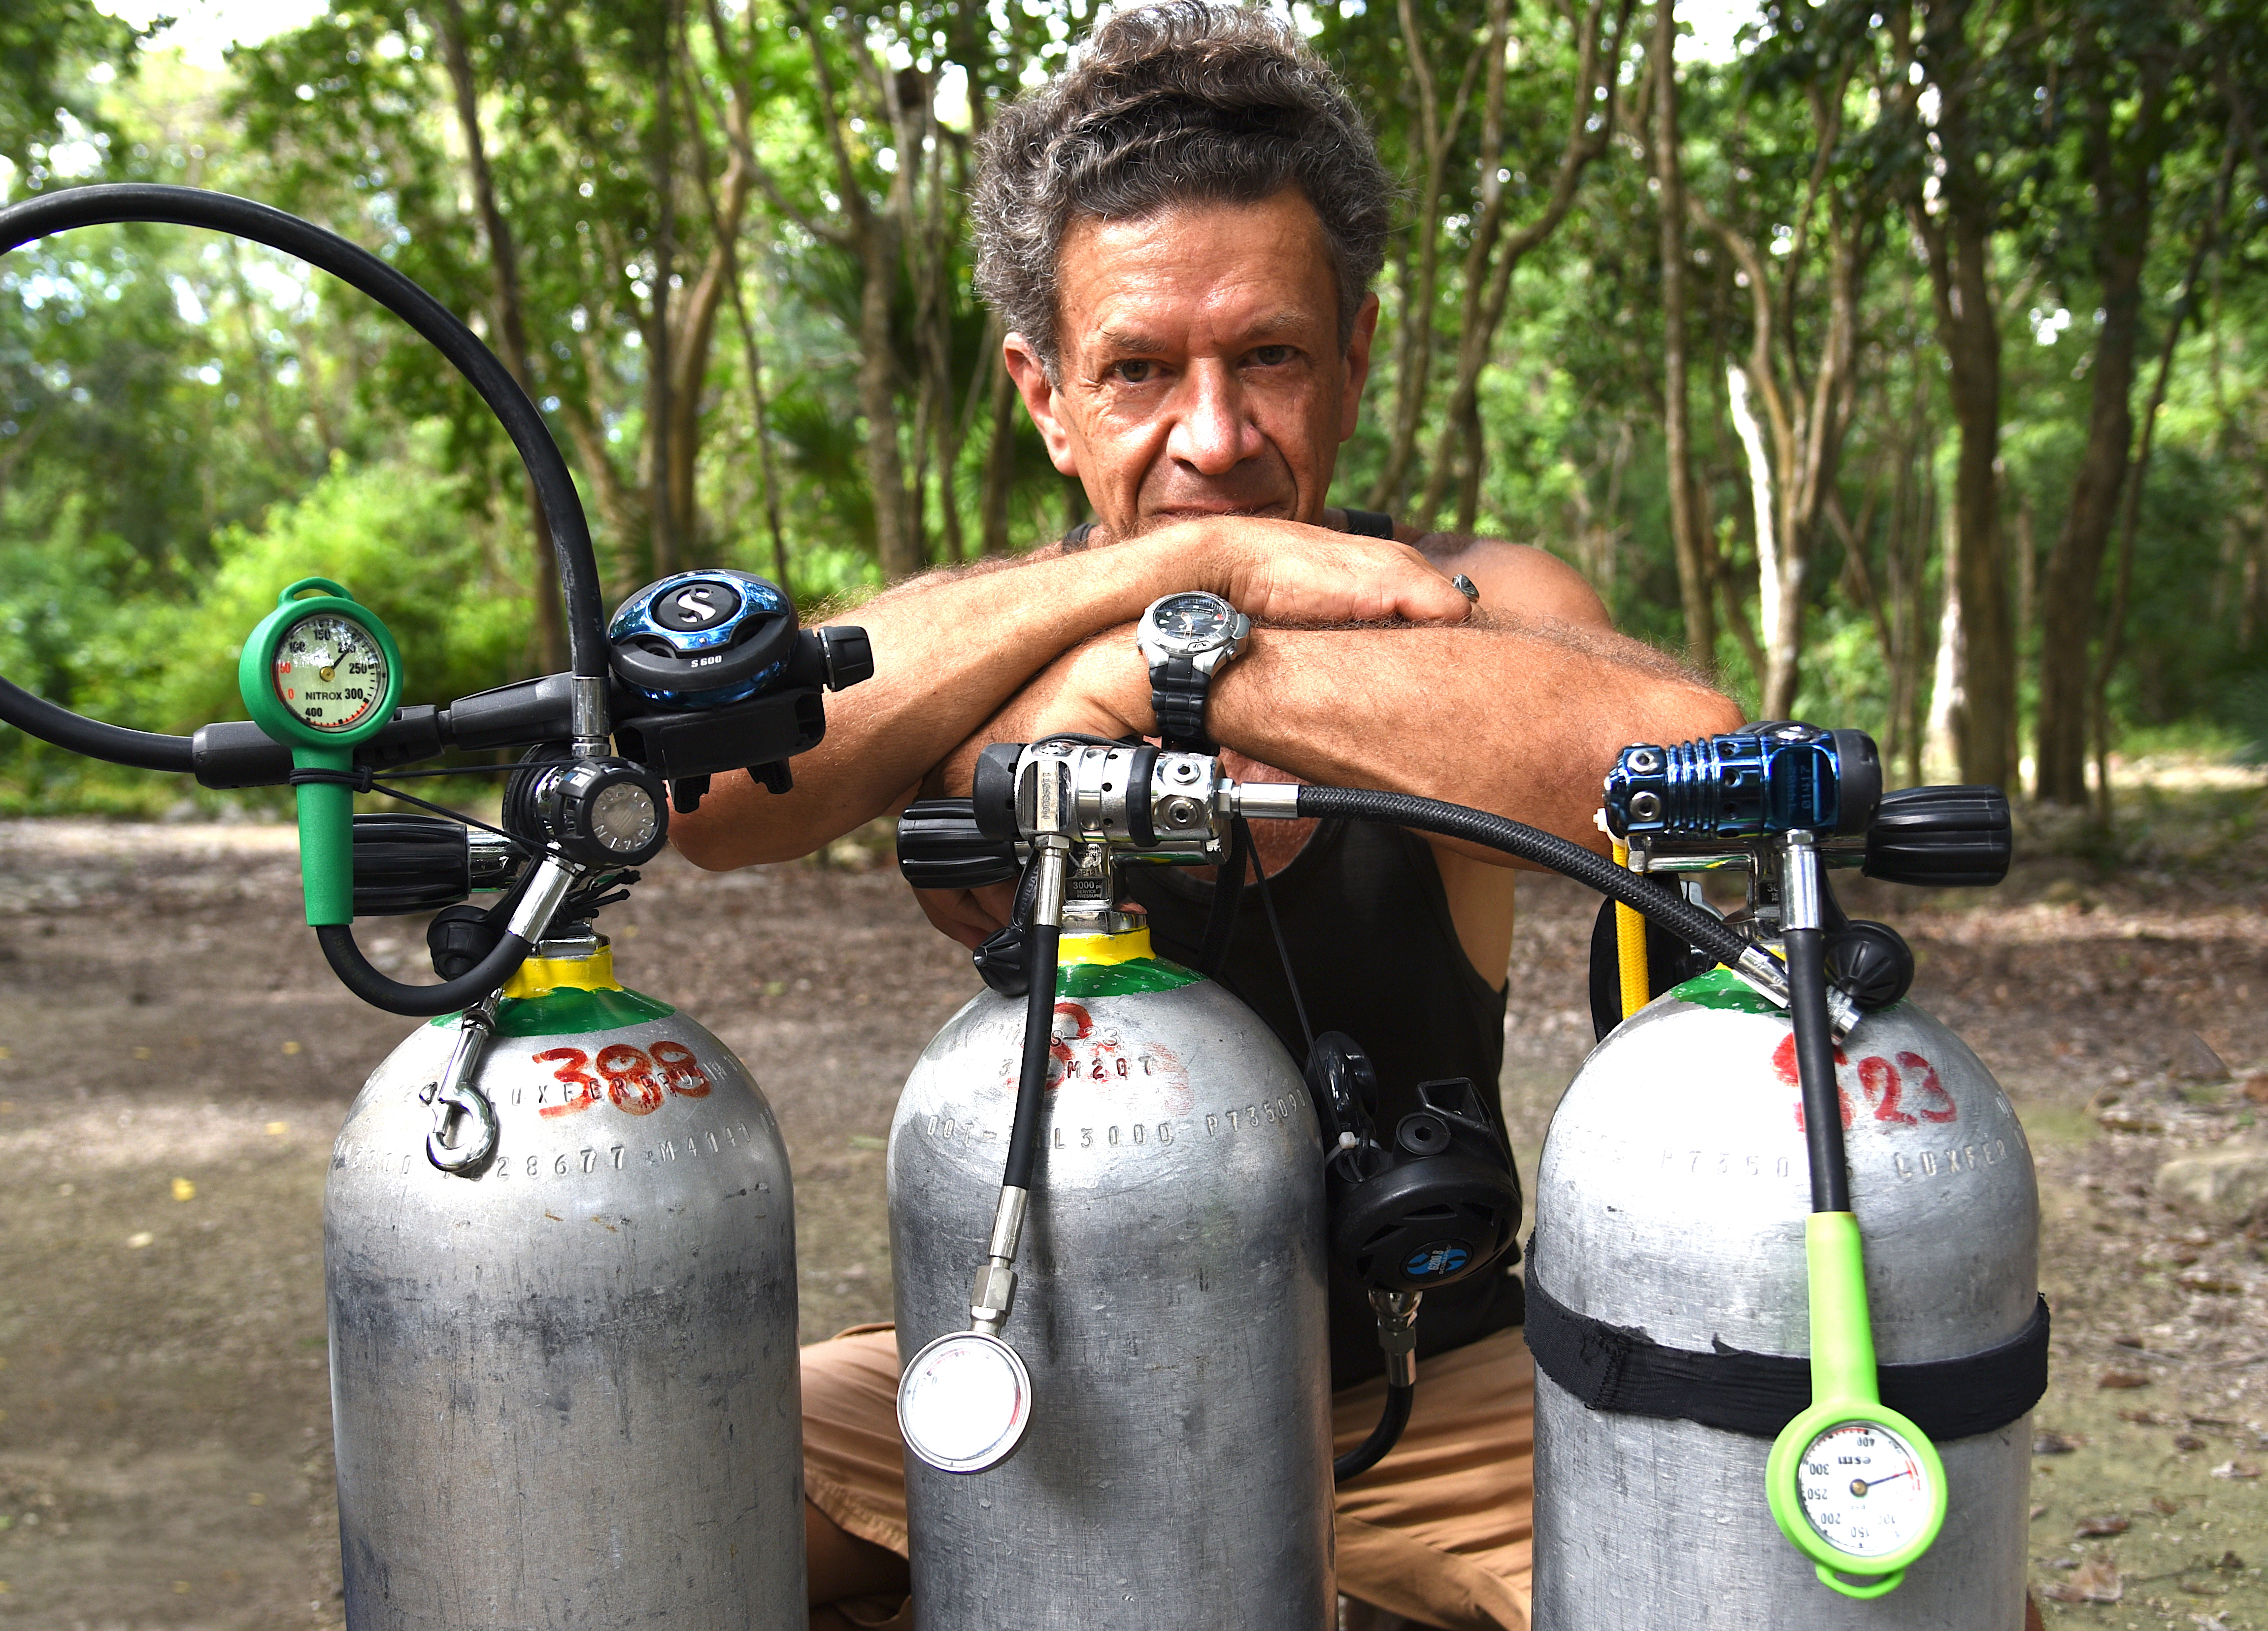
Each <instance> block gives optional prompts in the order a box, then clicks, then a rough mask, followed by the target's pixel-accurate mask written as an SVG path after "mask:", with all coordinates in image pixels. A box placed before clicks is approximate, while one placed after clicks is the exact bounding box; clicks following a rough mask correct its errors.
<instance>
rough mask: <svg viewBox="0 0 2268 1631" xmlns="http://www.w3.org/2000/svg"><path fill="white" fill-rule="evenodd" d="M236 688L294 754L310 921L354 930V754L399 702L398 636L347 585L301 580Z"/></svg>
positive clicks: (279, 605)
mask: <svg viewBox="0 0 2268 1631" xmlns="http://www.w3.org/2000/svg"><path fill="white" fill-rule="evenodd" d="M310 591H317V593H312V594H311V593H310ZM303 596H304V597H305V598H302V597H303ZM236 680H237V688H238V690H239V691H240V692H241V693H242V694H243V697H244V705H245V708H246V709H247V711H248V712H250V713H251V715H252V719H253V722H254V724H256V725H258V726H259V727H260V728H261V730H263V731H265V732H267V733H268V734H269V736H271V737H273V738H274V739H275V740H276V741H277V742H281V743H283V744H284V746H286V747H288V748H290V749H291V782H292V787H293V790H294V792H295V793H297V794H298V806H299V877H300V884H301V889H302V890H303V892H304V894H305V896H306V907H307V921H308V922H309V923H310V924H313V925H317V926H325V925H334V924H345V923H351V922H352V921H353V920H354V790H353V784H352V773H353V771H354V750H355V748H356V746H357V744H358V743H361V742H367V741H369V740H370V738H371V737H372V736H373V735H375V734H378V732H379V731H380V730H382V729H384V728H385V727H386V725H387V721H388V720H392V719H393V717H394V704H395V703H396V702H397V701H398V700H399V699H400V698H401V652H400V651H399V650H398V649H396V647H395V646H394V637H393V636H392V635H391V634H388V633H387V631H386V625H385V624H382V623H380V622H379V620H378V618H377V616H375V615H374V614H373V613H372V612H371V611H370V610H369V609H367V608H366V607H364V606H361V605H359V604H357V602H356V601H355V598H354V596H353V595H351V594H348V593H347V591H346V589H345V588H344V587H342V586H341V585H339V584H336V583H334V582H332V581H331V580H330V579H328V578H302V579H299V580H298V582H297V583H295V584H293V585H291V587H289V588H287V589H285V590H284V593H283V594H280V595H278V596H276V609H275V610H274V611H271V612H269V614H268V616H265V617H263V618H261V620H260V624H259V626H258V627H257V628H255V629H254V630H253V631H252V633H251V635H250V637H249V638H247V639H246V641H245V642H244V654H243V656H242V657H241V658H240V659H239V661H238V663H237V670H236Z"/></svg>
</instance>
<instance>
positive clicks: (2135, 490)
mask: <svg viewBox="0 0 2268 1631" xmlns="http://www.w3.org/2000/svg"><path fill="white" fill-rule="evenodd" d="M2236 147H2237V140H2236V132H2235V131H2231V132H2230V133H2229V138H2228V142H2227V143H2225V144H2223V149H2222V156H2221V165H2220V180H2219V181H2218V182H2217V183H2215V185H2214V188H2213V203H2212V206H2211V209H2210V210H2209V212H2208V213H2207V214H2206V216H2205V225H2203V226H2201V227H2199V228H2198V239H2197V246H2196V247H2195V248H2193V249H2191V252H2190V264H2189V270H2188V272H2187V274H2186V275H2185V276H2184V277H2183V278H2182V289H2181V295H2180V298H2179V299H2176V301H2175V303H2174V310H2173V314H2172V315H2171V316H2169V318H2168V319H2167V320H2166V336H2165V338H2164V339H2163V340H2161V341H2160V342H2159V343H2158V374H2157V378H2156V380H2154V381H2153V382H2152V384H2151V387H2150V402H2149V405H2148V406H2147V407H2146V408H2145V409H2143V410H2142V440H2141V445H2140V446H2139V447H2138V448H2136V449H2135V453H2134V479H2133V480H2132V481H2131V482H2129V483H2127V484H2126V491H2125V493H2124V497H2123V498H2122V500H2121V502H2120V505H2119V513H2118V568H2117V574H2116V576H2115V578H2114V579H2113V583H2112V587H2111V591H2110V616H2109V617H2108V618H2106V619H2105V620H2104V623H2103V626H2102V656H2101V657H2100V658H2099V659H2098V660H2097V661H2096V662H2095V671H2094V673H2093V675H2090V676H2089V680H2088V734H2089V735H2090V736H2092V737H2093V738H2094V742H2095V821H2096V823H2097V824H2099V825H2101V826H2103V827H2108V826H2109V825H2110V676H2111V675H2112V674H2113V673H2114V672H2115V671H2116V670H2117V667H2118V660H2119V658H2120V656H2121V655H2122V654H2123V653H2124V646H2125V642H2126V609H2127V607H2128V604H2129V603H2130V602H2131V601H2132V598H2133V592H2134V534H2135V531H2136V529H2137V528H2139V526H2140V525H2141V513H2142V486H2143V483H2145V482H2147V481H2148V480H2149V478H2150V454H2151V450H2152V449H2153V448H2154V446H2156V442H2157V431H2158V410H2160V409H2161V408H2163V407H2164V406H2165V405H2166V387H2167V386H2168V384H2169V383H2170V382H2171V380H2172V379H2173V375H2174V351H2175V349H2176V347H2177V346H2178V345H2179V344H2180V343H2181V338H2182V326H2183V324H2184V323H2185V322H2187V321H2189V316H2190V314H2191V312H2192V311H2194V310H2195V309H2196V307H2197V286H2198V277H2201V276H2203V275H2204V272H2205V256H2206V255H2210V254H2211V253H2212V252H2213V240H2214V238H2215V237H2216V236H2217V235H2218V234H2219V232H2220V222H2221V218H2222V217H2224V216H2226V215H2227V214H2228V194H2229V188H2230V187H2231V185H2232V184H2233V183H2234V182H2235V180H2236Z"/></svg>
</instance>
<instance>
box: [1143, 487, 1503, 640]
mask: <svg viewBox="0 0 2268 1631" xmlns="http://www.w3.org/2000/svg"><path fill="white" fill-rule="evenodd" d="M1168 542H1170V543H1171V544H1172V545H1174V546H1175V547H1176V548H1182V547H1188V548H1191V549H1192V550H1194V552H1195V553H1196V554H1197V557H1198V558H1200V559H1202V560H1204V562H1205V563H1206V565H1207V566H1208V568H1209V572H1208V576H1209V577H1210V579H1211V581H1208V582H1192V583H1189V584H1187V585H1185V586H1183V587H1188V588H1204V589H1210V590H1211V591H1212V593H1214V594H1218V595H1219V596H1220V597H1221V598H1222V599H1223V600H1226V601H1228V602H1229V604H1230V605H1232V606H1233V607H1235V608H1236V609H1237V610H1239V611H1241V612H1243V613H1244V614H1245V615H1246V616H1249V617H1250V618H1251V619H1252V620H1253V621H1254V622H1255V623H1263V624H1278V626H1285V627H1298V628H1326V627H1329V626H1332V625H1334V624H1349V623H1387V622H1403V623H1431V624H1456V623H1462V622H1464V621H1465V619H1466V617H1467V616H1469V615H1470V613H1471V611H1472V607H1471V605H1470V603H1469V602H1468V601H1466V599H1465V597H1464V596H1463V595H1462V594H1459V593H1458V592H1457V591H1456V589H1455V588H1454V587H1452V586H1451V584H1450V582H1449V575H1448V574H1447V572H1443V571H1442V570H1441V569H1440V567H1438V566H1436V565H1433V563H1432V562H1431V561H1429V560H1428V559H1426V558H1425V555H1424V554H1423V553H1421V552H1420V551H1419V550H1416V549H1413V548H1412V547H1410V545H1409V544H1406V543H1396V542H1393V541H1391V540H1390V539H1385V538H1364V537H1357V536H1354V535H1351V534H1348V533H1340V532H1330V531H1328V530H1326V529H1325V528H1320V527H1303V526H1301V525H1300V524H1299V523H1298V522H1296V521H1275V520H1257V519H1255V518H1252V517H1248V516H1240V515H1224V516H1217V517H1213V518H1211V519H1209V520H1201V521H1183V522H1181V523H1180V524H1178V525H1176V526H1173V527H1168V528H1160V530H1159V531H1157V532H1154V533H1152V534H1149V535H1146V536H1145V537H1144V538H1143V539H1141V540H1140V541H1139V542H1138V544H1137V546H1136V547H1138V548H1150V547H1152V546H1154V545H1158V544H1164V543H1168ZM1160 593H1161V594H1170V593H1172V591H1170V590H1161V591H1160Z"/></svg>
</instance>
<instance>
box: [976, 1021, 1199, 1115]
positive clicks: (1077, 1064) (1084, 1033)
mask: <svg viewBox="0 0 2268 1631" xmlns="http://www.w3.org/2000/svg"><path fill="white" fill-rule="evenodd" d="M1055 1013H1056V1019H1055V1036H1054V1037H1053V1038H1052V1040H1051V1041H1050V1042H1049V1047H1048V1052H1049V1059H1050V1063H1049V1067H1048V1088H1049V1091H1051V1092H1052V1091H1056V1090H1058V1089H1064V1088H1079V1089H1086V1090H1087V1091H1089V1092H1100V1093H1103V1094H1106V1095H1109V1096H1124V1097H1126V1098H1128V1099H1130V1100H1132V1101H1134V1102H1135V1103H1138V1104H1140V1105H1142V1106H1143V1107H1145V1108H1147V1107H1149V1106H1152V1105H1154V1106H1155V1107H1156V1108H1157V1109H1159V1110H1161V1111H1165V1112H1166V1114H1167V1115H1169V1116H1178V1115H1186V1114H1187V1113H1188V1111H1189V1106H1190V1104H1191V1103H1192V1102H1193V1098H1194V1095H1193V1094H1192V1093H1191V1091H1190V1089H1189V1067H1188V1066H1185V1065H1183V1064H1182V1060H1181V1056H1180V1055H1178V1054H1176V1053H1175V1052H1174V1051H1173V1049H1171V1048H1169V1047H1167V1046H1165V1045H1164V1044H1162V1043H1158V1042H1152V1041H1147V1040H1141V1041H1129V1040H1128V1039H1127V1038H1126V1037H1123V1036H1122V1035H1121V1034H1120V1033H1119V1031H1118V1030H1116V1028H1115V1027H1110V1026H1098V1025H1097V1024H1096V1023H1095V1021H1094V1015H1092V1014H1091V1013H1089V1012H1088V1011H1087V1008H1086V1005H1085V1004H1084V1003H1079V1002H1058V1003H1057V1004H1056V1009H1055ZM1019 1068H1020V1061H1019V1060H1018V1059H1015V1058H1013V1057H1005V1058H1003V1059H1002V1060H1001V1062H1000V1082H1001V1086H1002V1087H1003V1088H1004V1089H1006V1090H1007V1091H1009V1092H1011V1093H1013V1092H1014V1091H1015V1087H1016V1074H1017V1072H1018V1070H1019Z"/></svg>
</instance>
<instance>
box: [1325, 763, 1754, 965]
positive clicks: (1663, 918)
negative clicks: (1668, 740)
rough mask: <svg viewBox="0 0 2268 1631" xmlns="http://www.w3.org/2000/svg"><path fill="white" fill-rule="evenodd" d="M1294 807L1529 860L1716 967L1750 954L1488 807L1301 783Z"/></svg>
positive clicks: (1672, 903)
mask: <svg viewBox="0 0 2268 1631" xmlns="http://www.w3.org/2000/svg"><path fill="white" fill-rule="evenodd" d="M1296 808H1298V810H1299V813H1300V815H1302V816H1322V817H1337V818H1338V819H1340V820H1342V821H1374V822H1385V823H1389V824H1391V825H1393V826H1396V827H1412V828H1415V829H1416V830H1418V831H1420V832H1438V833H1440V835H1441V836H1442V837H1444V838H1463V839H1465V840H1466V841H1468V842H1469V843H1473V844H1478V845H1484V846H1485V847H1487V848H1489V849H1492V850H1502V851H1503V852H1505V853H1506V854H1507V855H1517V856H1519V857H1520V858H1521V860H1532V861H1534V862H1535V863H1536V864H1537V865H1538V866H1542V867H1550V868H1551V870H1552V871H1554V872H1557V873H1564V874H1565V875H1567V876H1568V877H1571V878H1572V879H1574V880H1575V882H1578V883H1580V884H1582V885H1583V886H1584V887H1585V888H1587V889H1595V890H1597V891H1598V892H1599V893H1600V894H1602V895H1606V896H1610V897H1613V898H1614V899H1616V900H1618V901H1620V902H1622V903H1623V904H1624V905H1625V906H1630V907H1633V908H1635V909H1636V910H1637V911H1640V912H1643V913H1644V914H1645V915H1646V916H1647V917H1649V918H1651V919H1653V920H1654V921H1655V922H1656V923H1659V924H1660V925H1661V926H1662V927H1663V928H1665V929H1668V931H1669V932H1670V933H1671V934H1678V935H1683V937H1684V939H1685V941H1686V943H1687V944H1688V945H1692V946H1698V947H1699V948H1701V949H1702V950H1704V951H1705V952H1707V953H1708V954H1709V955H1710V956H1712V957H1714V958H1716V959H1717V960H1718V961H1719V963H1727V964H1735V963H1739V962H1740V961H1741V959H1742V956H1743V955H1744V954H1746V953H1747V952H1749V950H1751V949H1752V948H1751V946H1750V944H1749V941H1745V940H1743V939H1742V937H1741V936H1740V934H1737V933H1736V932H1735V931H1734V930H1732V929H1730V928H1727V926H1725V924H1724V923H1723V922H1722V921H1720V920H1719V919H1716V918H1713V917H1712V916H1710V914H1709V913H1707V912H1705V911H1702V910H1701V909H1700V908H1699V907H1697V906H1696V905H1694V904H1691V903H1690V902H1689V901H1686V900H1684V899H1683V898H1682V897H1678V896H1675V895H1668V894H1665V893H1663V892H1662V891H1661V890H1660V889H1648V888H1647V887H1646V885H1645V884H1644V883H1642V882H1639V881H1638V875H1636V874H1634V873H1631V872H1630V871H1627V870H1625V869H1624V868H1623V867H1617V866H1616V865H1615V864H1614V862H1612V861H1610V860H1606V859H1605V858H1604V857H1603V856H1599V855H1594V854H1592V853H1591V852H1590V851H1588V850H1587V849H1585V848H1583V846H1582V845H1579V844H1571V843H1569V842H1568V841H1567V840H1566V839H1565V838H1560V837H1558V836H1557V834H1554V833H1549V832H1545V831H1543V830H1542V829H1541V828H1537V827H1530V826H1528V825H1526V824H1525V823H1521V822H1516V821H1507V820H1506V819H1505V818H1504V817H1503V816H1491V815H1490V814H1489V813H1488V812H1487V811H1485V810H1475V809H1468V808H1465V807H1464V806H1463V805H1462V804H1446V803H1443V802H1442V801H1440V800H1439V799H1422V798H1419V797H1418V796H1417V795H1416V794H1414V793H1380V792H1376V791H1373V790H1370V789H1365V788H1356V787H1306V786H1303V787H1301V788H1300V793H1299V801H1298V804H1297V807H1296Z"/></svg>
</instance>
